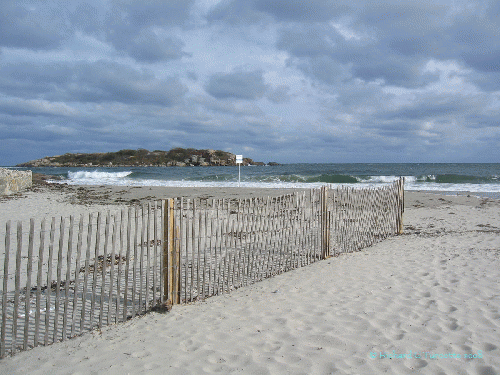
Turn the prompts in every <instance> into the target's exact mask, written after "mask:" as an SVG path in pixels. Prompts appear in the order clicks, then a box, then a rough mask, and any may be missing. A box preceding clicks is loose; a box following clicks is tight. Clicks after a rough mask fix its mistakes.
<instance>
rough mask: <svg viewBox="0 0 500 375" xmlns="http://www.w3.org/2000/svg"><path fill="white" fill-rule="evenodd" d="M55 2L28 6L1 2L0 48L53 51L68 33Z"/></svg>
mask: <svg viewBox="0 0 500 375" xmlns="http://www.w3.org/2000/svg"><path fill="white" fill-rule="evenodd" d="M60 5H61V4H60V3H59V2H56V1H54V2H47V3H33V4H28V3H24V2H19V1H15V0H3V1H2V5H1V6H0V7H1V8H0V35H1V37H0V45H2V46H6V47H20V48H32V49H52V48H56V47H57V46H59V45H60V44H61V42H62V41H63V40H64V39H65V38H67V37H68V35H69V34H70V30H69V27H68V25H67V24H66V22H65V18H64V12H61V8H60Z"/></svg>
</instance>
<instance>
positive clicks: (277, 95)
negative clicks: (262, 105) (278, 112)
mask: <svg viewBox="0 0 500 375" xmlns="http://www.w3.org/2000/svg"><path fill="white" fill-rule="evenodd" d="M289 91H290V87H289V86H286V85H280V86H278V87H276V88H275V89H274V90H271V91H269V93H268V94H267V98H268V99H269V100H270V101H272V102H273V103H286V102H289V101H290V95H289V94H288V93H289Z"/></svg>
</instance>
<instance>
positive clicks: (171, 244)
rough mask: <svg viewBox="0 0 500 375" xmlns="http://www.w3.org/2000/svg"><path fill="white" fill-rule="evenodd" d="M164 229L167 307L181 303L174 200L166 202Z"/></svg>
mask: <svg viewBox="0 0 500 375" xmlns="http://www.w3.org/2000/svg"><path fill="white" fill-rule="evenodd" d="M165 203H166V204H165V211H166V212H165V213H164V217H165V218H166V220H164V228H163V238H164V244H163V293H164V297H163V299H164V301H166V304H167V305H176V304H179V303H180V290H179V288H180V283H179V275H178V274H179V272H180V264H179V263H180V256H179V255H180V254H179V246H178V245H177V243H176V237H177V236H178V231H176V227H175V206H174V203H175V201H174V199H172V198H170V199H167V200H166V202H165Z"/></svg>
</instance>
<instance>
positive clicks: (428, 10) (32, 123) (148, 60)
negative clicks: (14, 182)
mask: <svg viewBox="0 0 500 375" xmlns="http://www.w3.org/2000/svg"><path fill="white" fill-rule="evenodd" d="M499 121H500V2H499V1H493V0H491V1H488V0H483V1H470V0H469V1H461V0H456V1H454V0H445V1H443V0H433V1H429V0H412V1H404V0H402V1H401V0H391V1H384V2H379V1H359V0H349V1H344V0H335V1H334V0H307V1H304V0H222V1H220V0H152V1H148V0H141V1H135V0H87V1H72V0H61V1H59V0H48V1H42V0H2V1H1V3H0V139H1V147H0V165H13V164H16V163H21V162H24V161H27V160H31V159H35V158H40V157H43V156H51V155H57V154H62V153H66V152H102V151H117V150H120V149H124V148H132V149H137V148H146V149H149V150H156V149H159V150H168V149H170V148H173V147H194V148H213V149H223V150H227V151H230V152H233V153H236V154H243V155H244V156H245V157H251V158H253V159H254V160H259V161H278V162H284V163H288V162H332V163H336V162H500V151H499V150H500V122H499Z"/></svg>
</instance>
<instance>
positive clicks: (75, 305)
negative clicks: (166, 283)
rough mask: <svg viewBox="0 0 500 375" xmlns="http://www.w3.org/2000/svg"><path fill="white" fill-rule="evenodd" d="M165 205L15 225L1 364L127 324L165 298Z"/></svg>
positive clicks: (6, 270)
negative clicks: (28, 351) (97, 330)
mask: <svg viewBox="0 0 500 375" xmlns="http://www.w3.org/2000/svg"><path fill="white" fill-rule="evenodd" d="M161 213H162V209H161V202H155V203H152V204H151V203H150V204H148V205H145V206H140V207H130V208H129V209H124V210H121V211H118V212H115V213H111V212H108V213H107V214H104V215H103V214H102V213H98V214H96V215H92V214H90V215H81V216H79V217H73V216H71V217H69V218H55V217H54V218H52V219H51V220H48V221H47V220H43V221H42V222H39V223H38V222H35V221H34V220H33V219H32V220H31V221H30V223H29V225H27V226H26V227H24V226H23V223H20V222H19V223H17V225H12V223H10V222H7V223H6V225H5V252H4V259H3V274H2V276H3V280H2V287H3V288H2V302H1V303H2V306H1V313H2V318H1V320H2V326H1V338H0V357H4V356H6V355H12V354H14V353H15V352H17V351H20V350H26V349H28V348H30V347H35V346H38V345H47V344H51V343H53V342H56V341H62V340H65V339H67V338H70V337H73V336H76V335H79V334H81V333H83V332H85V331H88V330H91V329H95V328H101V327H102V326H104V325H108V324H112V323H116V322H121V321H125V320H127V319H129V318H131V317H134V316H135V315H137V314H142V313H144V312H146V311H147V310H149V309H150V307H151V306H153V305H154V304H155V303H156V301H157V300H158V299H159V298H160V296H161V295H162V294H163V289H162V283H161V267H160V264H161V257H162V253H161V251H160V249H161V239H162V235H161V228H162V214H161Z"/></svg>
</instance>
